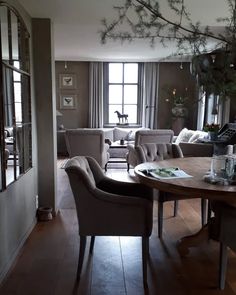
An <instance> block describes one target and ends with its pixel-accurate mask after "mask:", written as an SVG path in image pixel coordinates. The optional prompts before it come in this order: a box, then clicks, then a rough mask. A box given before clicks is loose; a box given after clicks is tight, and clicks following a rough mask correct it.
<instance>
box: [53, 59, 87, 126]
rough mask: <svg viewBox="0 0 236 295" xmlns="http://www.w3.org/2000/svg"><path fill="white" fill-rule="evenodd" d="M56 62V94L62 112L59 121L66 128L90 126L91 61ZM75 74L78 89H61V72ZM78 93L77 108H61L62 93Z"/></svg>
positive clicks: (58, 107) (59, 109)
mask: <svg viewBox="0 0 236 295" xmlns="http://www.w3.org/2000/svg"><path fill="white" fill-rule="evenodd" d="M66 65H67V69H65V62H61V61H57V62H56V96H57V110H58V111H59V112H60V113H62V115H63V116H62V117H58V118H57V119H58V123H59V124H63V125H64V127H65V128H84V127H88V97H89V84H88V83H89V82H88V81H89V80H88V75H89V63H88V62H66ZM64 73H66V74H68V73H69V74H75V77H76V89H66V90H65V89H60V85H59V75H60V74H64ZM61 94H66V95H67V94H68V95H76V97H77V101H76V109H72V110H64V109H61V108H60V95H61Z"/></svg>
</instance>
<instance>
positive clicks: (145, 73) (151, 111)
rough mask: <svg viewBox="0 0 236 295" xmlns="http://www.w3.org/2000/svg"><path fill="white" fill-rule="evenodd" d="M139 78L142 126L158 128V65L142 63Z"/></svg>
mask: <svg viewBox="0 0 236 295" xmlns="http://www.w3.org/2000/svg"><path fill="white" fill-rule="evenodd" d="M140 77H141V94H142V109H143V114H142V126H144V127H147V128H151V129H156V128H158V126H157V125H158V121H157V115H158V114H157V112H158V109H157V106H158V88H159V63H154V62H147V63H144V64H143V68H142V69H141V74H140Z"/></svg>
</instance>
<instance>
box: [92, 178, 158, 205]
mask: <svg viewBox="0 0 236 295" xmlns="http://www.w3.org/2000/svg"><path fill="white" fill-rule="evenodd" d="M97 187H98V188H99V189H101V190H103V191H106V192H110V193H114V192H115V193H116V194H119V195H120V194H121V195H125V196H135V197H140V198H144V199H148V200H152V199H153V189H152V188H149V187H147V186H145V185H143V184H141V183H132V182H120V181H117V180H114V179H111V178H109V177H106V176H105V177H104V178H103V179H102V180H101V181H100V182H99V183H98V185H97Z"/></svg>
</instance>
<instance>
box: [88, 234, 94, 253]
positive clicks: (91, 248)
mask: <svg viewBox="0 0 236 295" xmlns="http://www.w3.org/2000/svg"><path fill="white" fill-rule="evenodd" d="M94 242H95V236H91V241H90V248H89V253H90V254H92V253H93V248H94Z"/></svg>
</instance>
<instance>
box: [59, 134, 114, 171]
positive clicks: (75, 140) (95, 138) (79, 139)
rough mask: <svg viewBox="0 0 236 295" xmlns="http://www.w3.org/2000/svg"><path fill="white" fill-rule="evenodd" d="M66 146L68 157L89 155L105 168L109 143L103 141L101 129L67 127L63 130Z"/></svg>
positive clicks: (103, 136)
mask: <svg viewBox="0 0 236 295" xmlns="http://www.w3.org/2000/svg"><path fill="white" fill-rule="evenodd" d="M65 140H66V147H67V151H68V154H69V157H70V158H72V157H75V156H90V157H93V158H94V159H95V160H96V161H97V162H98V164H99V165H100V166H101V167H102V168H105V170H106V167H107V162H108V160H109V157H110V155H109V153H108V149H109V145H108V144H107V143H105V135H104V131H103V130H99V129H67V130H66V131H65Z"/></svg>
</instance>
